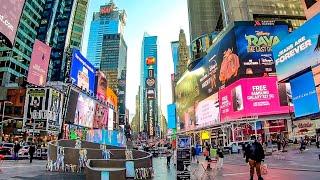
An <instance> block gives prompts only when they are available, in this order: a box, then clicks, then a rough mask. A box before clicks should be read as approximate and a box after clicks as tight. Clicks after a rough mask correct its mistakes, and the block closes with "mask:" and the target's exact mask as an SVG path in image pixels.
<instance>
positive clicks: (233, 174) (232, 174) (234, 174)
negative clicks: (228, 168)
mask: <svg viewBox="0 0 320 180" xmlns="http://www.w3.org/2000/svg"><path fill="white" fill-rule="evenodd" d="M244 174H249V173H248V172H242V173H231V174H223V175H222V176H236V175H244Z"/></svg>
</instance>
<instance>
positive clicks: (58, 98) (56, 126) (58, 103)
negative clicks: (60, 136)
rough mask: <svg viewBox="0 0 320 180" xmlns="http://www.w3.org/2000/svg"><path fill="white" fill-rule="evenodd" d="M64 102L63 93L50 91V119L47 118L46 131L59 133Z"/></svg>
mask: <svg viewBox="0 0 320 180" xmlns="http://www.w3.org/2000/svg"><path fill="white" fill-rule="evenodd" d="M63 102H64V95H63V93H61V92H59V91H57V90H54V89H50V95H49V108H48V111H49V112H50V113H51V115H52V116H51V118H48V130H49V131H57V132H60V129H61V126H62V107H63Z"/></svg>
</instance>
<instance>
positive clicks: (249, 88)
mask: <svg viewBox="0 0 320 180" xmlns="http://www.w3.org/2000/svg"><path fill="white" fill-rule="evenodd" d="M219 104H220V117H221V122H226V121H233V120H236V119H238V118H243V117H249V116H263V115H272V114H284V113H289V106H288V105H287V106H281V105H280V98H279V90H278V83H277V78H276V77H263V78H246V79H241V80H239V81H237V82H235V83H233V84H232V85H230V86H228V87H226V88H224V89H222V90H221V91H220V92H219Z"/></svg>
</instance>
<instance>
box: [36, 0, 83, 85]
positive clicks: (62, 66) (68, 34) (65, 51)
mask: <svg viewBox="0 0 320 180" xmlns="http://www.w3.org/2000/svg"><path fill="white" fill-rule="evenodd" d="M88 1H89V0H45V2H46V4H45V6H44V12H43V14H42V19H41V23H40V25H39V29H38V35H37V38H38V39H39V40H41V41H43V42H47V43H48V44H49V45H50V46H51V47H52V50H51V59H50V65H49V72H48V77H49V80H51V81H64V80H65V79H66V77H67V72H68V70H69V68H70V63H71V62H70V57H69V56H70V54H71V49H72V48H76V49H81V43H82V36H83V32H84V23H85V20H86V14H87V9H88Z"/></svg>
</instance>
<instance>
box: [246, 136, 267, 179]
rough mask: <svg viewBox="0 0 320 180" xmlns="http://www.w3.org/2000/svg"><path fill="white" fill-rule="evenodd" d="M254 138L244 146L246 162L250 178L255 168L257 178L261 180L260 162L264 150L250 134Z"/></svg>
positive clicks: (262, 159)
mask: <svg viewBox="0 0 320 180" xmlns="http://www.w3.org/2000/svg"><path fill="white" fill-rule="evenodd" d="M251 140H254V142H253V143H252V144H248V147H247V148H246V162H247V163H249V166H250V180H253V175H254V168H256V171H257V176H258V180H263V178H262V176H261V169H260V166H261V162H262V161H264V157H265V155H264V151H263V147H262V145H261V144H260V143H259V142H258V141H257V139H256V137H255V136H251Z"/></svg>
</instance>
